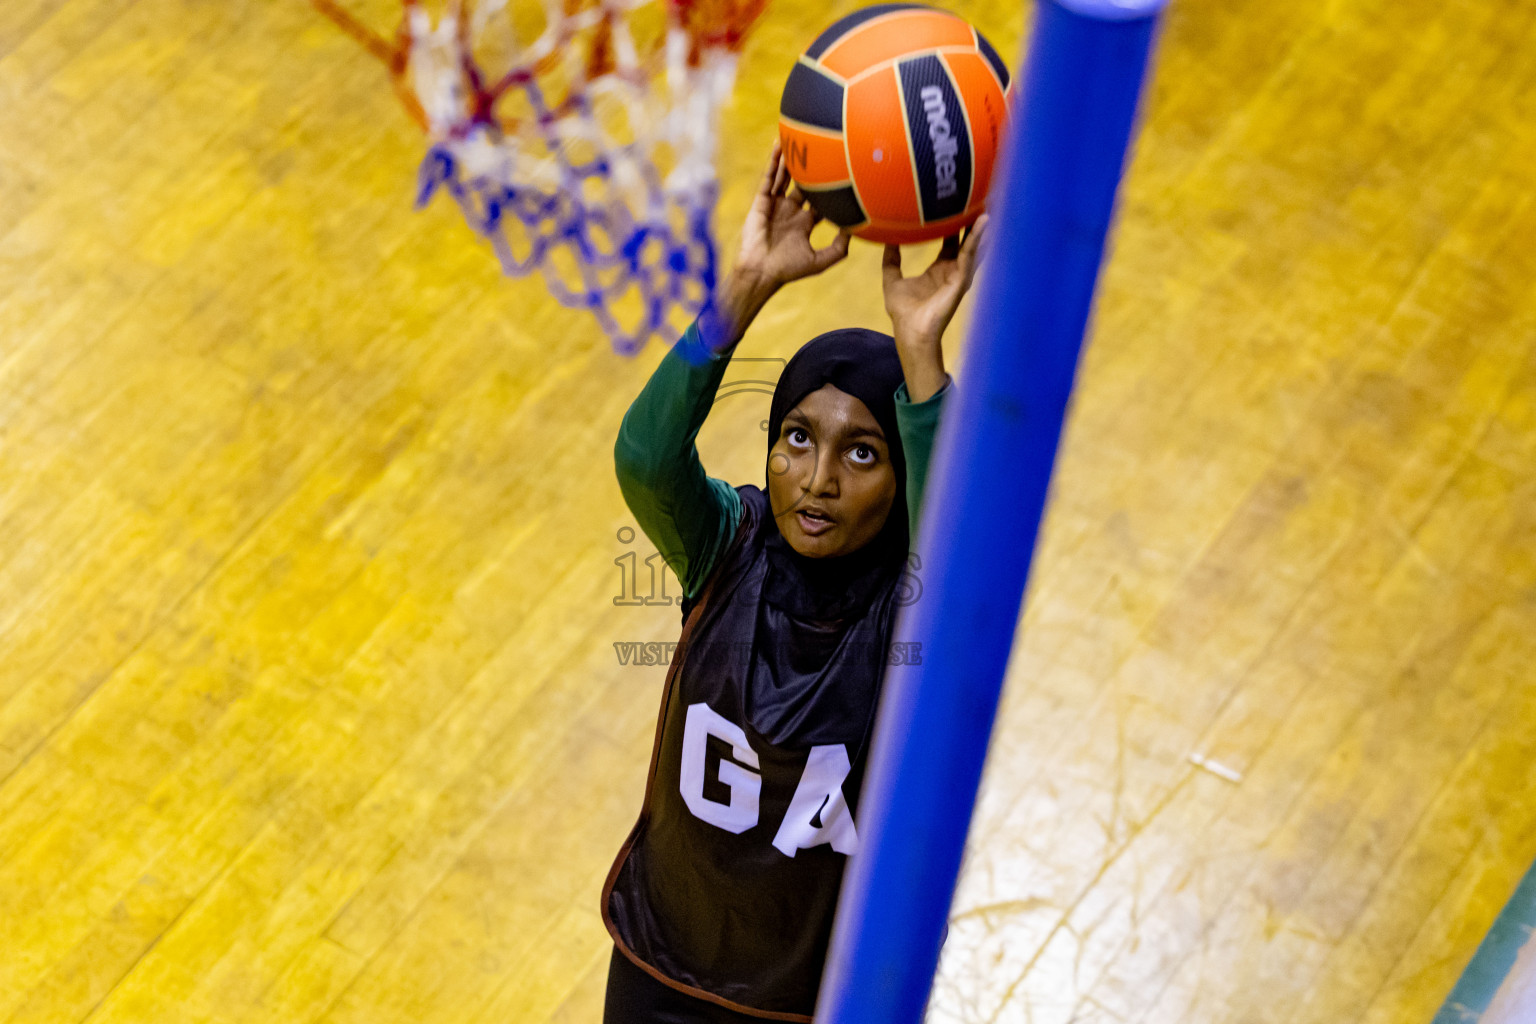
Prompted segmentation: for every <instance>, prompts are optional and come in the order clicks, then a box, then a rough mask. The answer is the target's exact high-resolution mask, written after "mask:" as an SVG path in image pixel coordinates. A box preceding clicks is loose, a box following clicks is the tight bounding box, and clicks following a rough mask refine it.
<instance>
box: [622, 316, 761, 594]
mask: <svg viewBox="0 0 1536 1024" xmlns="http://www.w3.org/2000/svg"><path fill="white" fill-rule="evenodd" d="M681 345H693V346H695V347H697V348H698V349H702V348H703V345H702V344H701V343H700V341H699V337H698V326H697V325H696V324H695V325H694V326H691V327H689V328H688V332H687V334H685V335H684V337H683V340H682V341H681V342H679V343H678V345H675V346H673V348H672V349H671V350H670V351H669V352H668V353H667V354H666V356H664V357H663V358H662V360H661V364H660V365H659V366H657V367H656V372H655V373H653V374H651V379H650V380H649V381H647V382H646V385H645V387H644V388H643V389H642V390H641V392H640V395H639V397H637V398H636V399H635V400H634V402H633V403H632V404H631V405H630V407H629V411H628V412H626V413H625V414H624V422H623V423H622V424H621V425H620V427H619V437H618V441H617V442H616V443H615V444H614V446H613V461H614V468H615V470H616V471H617V473H618V477H619V490H620V491H622V492H623V494H624V501H625V503H626V504H627V505H628V506H629V510H630V511H631V512H633V513H634V515H635V519H636V520H637V521H638V522H639V524H640V528H641V529H642V530H644V531H645V535H646V536H647V537H649V538H650V540H651V543H652V544H654V545H655V546H656V550H657V551H659V552H661V556H662V557H663V558H665V559H666V560H667V564H668V565H669V566H671V567H672V571H673V572H674V573H676V574H677V579H678V582H679V583H681V584H682V587H683V594H684V595H685V596H687V597H694V596H696V595H697V594H698V592H699V591H700V590H701V589H702V588H703V586H704V581H705V580H706V579H708V578H709V574H710V571H711V570H712V569H713V568H714V566H715V563H716V562H717V561H718V560H719V558H720V556H721V555H722V554H723V553H724V552H725V549H726V548H727V547H728V546H729V545H730V542H731V538H732V537H733V536H734V535H735V533H736V527H737V524H738V523H740V522H741V517H742V508H741V496H740V495H739V494H737V493H736V490H735V488H733V487H732V486H731V485H730V484H728V483H726V482H725V481H724V480H717V479H715V478H714V477H711V476H706V475H705V474H704V467H703V465H702V464H701V463H700V462H699V450H698V447H697V445H696V444H695V443H694V442H695V439H696V438H697V437H698V436H699V428H700V427H701V426H703V425H704V419H705V417H707V416H708V415H709V410H710V407H711V406H712V405H713V403H714V400H715V392H716V391H717V390H718V389H719V387H720V381H721V378H723V377H724V376H725V368H726V366H727V365H728V364H729V363H730V361H731V350H729V349H728V350H726V351H725V352H723V353H720V354H718V355H715V356H713V357H711V358H710V359H709V360H708V361H707V362H705V363H704V365H702V366H694V365H692V364H690V363H689V362H688V361H687V360H685V359H684V358H683V357H682V356H680V355H678V348H679V347H680V346H681Z"/></svg>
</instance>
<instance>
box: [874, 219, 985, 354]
mask: <svg viewBox="0 0 1536 1024" xmlns="http://www.w3.org/2000/svg"><path fill="white" fill-rule="evenodd" d="M986 227H987V216H986V214H983V215H982V216H981V218H980V219H979V220H978V221H976V224H975V226H974V227H973V228H971V230H970V232H969V233H968V234H967V235H966V237H965V241H964V242H963V243H962V242H961V240H960V236H959V235H951V236H950V237H948V238H946V239H945V240H944V246H943V248H941V249H940V250H939V255H938V256H937V257H936V258H935V259H934V261H933V263H931V264H930V265H929V267H928V269H927V270H925V271H923V272H922V273H921V274H917V275H914V276H912V277H903V276H902V274H901V247H900V246H897V245H887V246H886V247H885V261H884V265H883V267H882V268H881V277H882V281H883V284H884V291H885V311H886V313H887V314H888V315H889V316H890V318H891V327H892V328H893V331H892V333H893V334H895V336H896V344H897V346H898V347H899V348H908V349H919V350H926V349H929V348H937V347H938V345H939V343H940V341H941V339H942V338H943V337H944V329H945V328H946V327H948V326H949V322H950V320H952V319H954V316H955V310H956V309H958V308H960V300H961V299H962V298H964V297H965V293H966V292H967V291H969V290H970V287H971V281H972V280H974V279H975V277H976V254H977V249H978V247H979V246H980V245H981V238H982V234H983V233H984V232H985V231H986Z"/></svg>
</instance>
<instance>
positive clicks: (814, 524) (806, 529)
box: [795, 505, 837, 537]
mask: <svg viewBox="0 0 1536 1024" xmlns="http://www.w3.org/2000/svg"><path fill="white" fill-rule="evenodd" d="M795 519H796V521H798V522H799V523H800V532H801V533H804V534H805V535H806V536H807V537H816V536H819V535H820V534H823V533H826V532H827V531H828V530H830V529H832V527H834V526H836V525H837V520H835V519H833V518H832V517H831V516H829V515H827V513H826V512H825V511H823V510H822V509H819V508H817V507H815V506H814V505H813V506H809V507H807V508H802V509H800V510H798V511H797V512H796V513H795Z"/></svg>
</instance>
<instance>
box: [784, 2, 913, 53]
mask: <svg viewBox="0 0 1536 1024" xmlns="http://www.w3.org/2000/svg"><path fill="white" fill-rule="evenodd" d="M914 8H916V9H918V10H931V9H932V8H928V7H924V5H922V4H875V5H873V6H871V7H864V8H861V9H860V10H857V11H854V12H853V13H852V14H849V15H847V16H845V17H842V18H839V19H837V20H836V21H834V22H833V23H832V26H831V27H830V28H828V29H827V30H826V31H825V32H823V33H822V34H821V35H819V36H817V37H816V41H815V42H814V43H812V44H811V45H810V46H809V47H808V48H807V49H806V51H805V55H806V56H807V57H812V58H815V57H820V56H821V55H822V53H823V52H825V51H826V49H827V47H829V46H831V45H832V44H833V43H835V42H837V41H838V40H839V39H841V38H842V37H843V35H844V34H846V33H847V32H848V31H850V30H851V29H853V28H855V27H856V26H859V25H862V24H864V23H865V22H866V21H869V20H871V19H872V18H878V17H880V15H882V14H889V13H891V12H892V11H907V10H912V9H914Z"/></svg>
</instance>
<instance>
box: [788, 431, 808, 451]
mask: <svg viewBox="0 0 1536 1024" xmlns="http://www.w3.org/2000/svg"><path fill="white" fill-rule="evenodd" d="M784 439H785V440H786V441H788V442H789V444H790V447H791V448H809V447H810V446H811V435H810V434H808V433H806V432H805V428H803V427H790V428H789V430H788V432H786V433H785V435H784Z"/></svg>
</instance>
